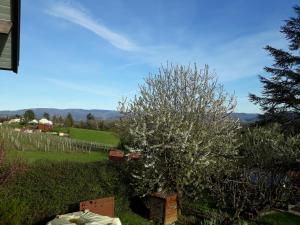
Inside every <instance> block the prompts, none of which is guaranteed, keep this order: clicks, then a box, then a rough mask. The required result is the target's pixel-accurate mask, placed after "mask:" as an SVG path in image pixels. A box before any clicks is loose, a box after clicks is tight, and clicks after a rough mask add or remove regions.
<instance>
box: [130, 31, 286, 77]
mask: <svg viewBox="0 0 300 225" xmlns="http://www.w3.org/2000/svg"><path fill="white" fill-rule="evenodd" d="M267 44H269V45H272V46H274V47H277V48H284V47H285V40H284V38H282V36H281V35H280V33H279V32H278V31H277V30H269V31H263V32H259V33H253V34H247V35H243V36H240V37H238V38H234V39H231V40H227V41H221V40H217V39H216V40H213V41H211V42H209V41H207V40H199V41H198V42H195V43H194V44H193V45H192V46H191V45H190V46H191V47H188V48H184V47H178V46H176V45H170V44H168V45H164V46H153V47H147V48H145V49H147V51H144V52H143V53H139V54H138V55H136V57H135V58H133V59H132V60H133V61H134V62H140V64H145V63H147V64H150V65H152V66H154V67H159V66H160V65H161V64H165V63H166V62H173V63H178V64H185V65H186V64H189V63H197V64H198V65H199V66H200V67H201V66H204V64H209V66H210V68H211V69H212V70H215V71H216V73H217V75H218V77H219V79H220V80H221V81H230V80H236V79H240V78H244V77H248V76H256V75H258V74H260V73H261V72H262V71H263V68H264V66H266V65H268V64H270V63H272V61H271V60H272V58H270V57H268V55H267V52H266V51H265V50H264V49H263V48H264V47H265V46H266V45H267ZM128 65H129V66H131V64H128ZM133 65H136V63H135V64H133Z"/></svg>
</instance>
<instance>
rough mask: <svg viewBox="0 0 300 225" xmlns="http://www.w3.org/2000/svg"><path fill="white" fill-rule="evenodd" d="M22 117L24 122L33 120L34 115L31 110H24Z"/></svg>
mask: <svg viewBox="0 0 300 225" xmlns="http://www.w3.org/2000/svg"><path fill="white" fill-rule="evenodd" d="M23 116H24V119H25V121H26V122H28V121H31V120H33V119H34V118H35V114H34V112H33V110H31V109H28V110H26V111H25V113H24V115H23Z"/></svg>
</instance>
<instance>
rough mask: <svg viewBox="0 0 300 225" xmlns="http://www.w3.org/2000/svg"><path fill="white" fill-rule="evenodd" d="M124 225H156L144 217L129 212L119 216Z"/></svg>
mask: <svg viewBox="0 0 300 225" xmlns="http://www.w3.org/2000/svg"><path fill="white" fill-rule="evenodd" d="M117 216H118V217H119V218H120V220H121V222H122V224H123V225H154V224H155V223H154V222H152V221H149V220H147V219H144V218H143V217H141V216H139V215H137V214H135V213H133V212H131V211H128V212H121V213H119V214H118V215H117Z"/></svg>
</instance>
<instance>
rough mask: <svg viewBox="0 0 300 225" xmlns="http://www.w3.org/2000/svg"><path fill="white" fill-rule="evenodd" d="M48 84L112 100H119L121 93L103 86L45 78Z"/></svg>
mask: <svg viewBox="0 0 300 225" xmlns="http://www.w3.org/2000/svg"><path fill="white" fill-rule="evenodd" d="M44 80H45V81H46V82H48V83H51V84H54V85H56V86H58V87H61V88H64V89H68V90H73V91H78V92H81V93H85V94H91V95H97V96H101V97H112V98H119V97H120V95H121V94H120V93H119V92H118V91H117V90H115V89H114V88H112V87H109V88H106V87H103V86H101V87H100V86H94V85H91V84H77V83H74V82H70V81H65V80H60V79H53V78H45V79H44Z"/></svg>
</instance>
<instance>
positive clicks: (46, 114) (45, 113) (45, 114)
mask: <svg viewBox="0 0 300 225" xmlns="http://www.w3.org/2000/svg"><path fill="white" fill-rule="evenodd" d="M43 117H44V118H45V119H47V120H50V115H49V113H47V112H44V114H43Z"/></svg>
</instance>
